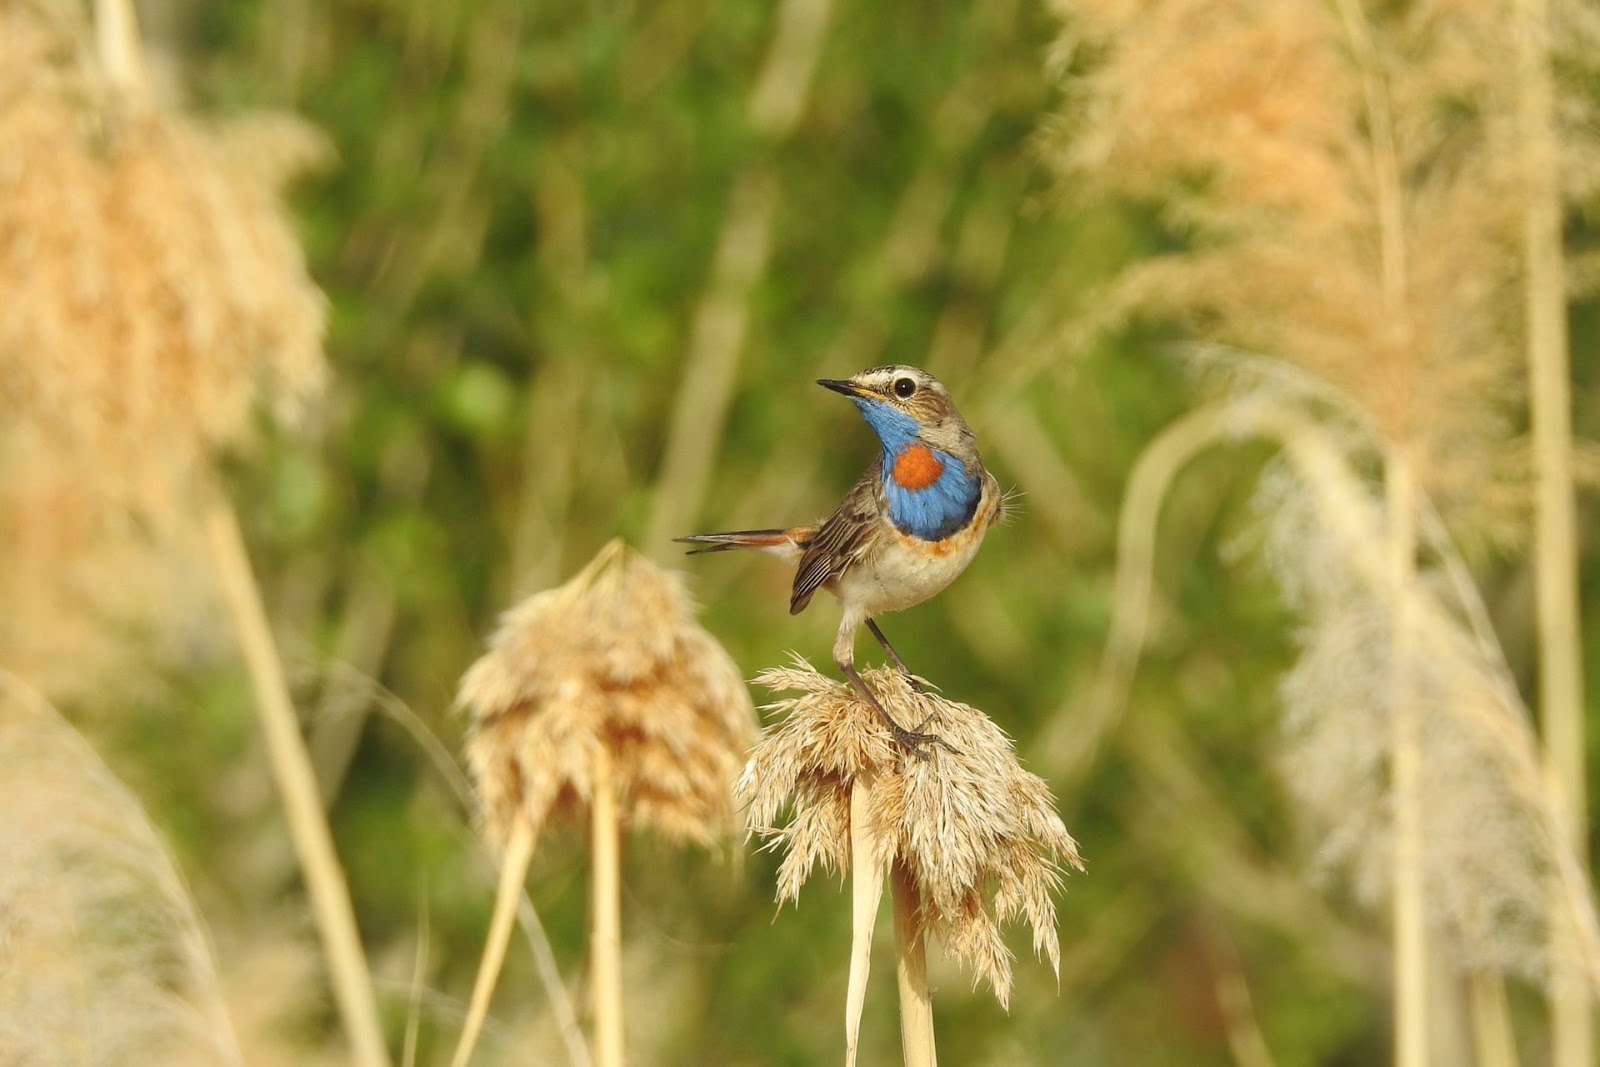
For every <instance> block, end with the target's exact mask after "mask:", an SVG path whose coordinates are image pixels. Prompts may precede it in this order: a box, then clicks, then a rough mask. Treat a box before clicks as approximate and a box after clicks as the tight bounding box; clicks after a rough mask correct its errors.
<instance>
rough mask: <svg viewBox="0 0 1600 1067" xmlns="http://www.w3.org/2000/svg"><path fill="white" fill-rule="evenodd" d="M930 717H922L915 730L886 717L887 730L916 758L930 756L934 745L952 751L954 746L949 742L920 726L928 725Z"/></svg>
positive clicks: (896, 741) (897, 742)
mask: <svg viewBox="0 0 1600 1067" xmlns="http://www.w3.org/2000/svg"><path fill="white" fill-rule="evenodd" d="M886 718H887V716H886ZM932 718H933V716H932V715H929V716H928V718H926V719H923V720H922V722H920V723H918V724H917V728H916V729H915V730H907V729H906V728H905V727H904V726H901V725H900V724H899V723H897V722H895V721H894V720H893V719H888V722H889V732H890V733H891V734H893V735H894V739H895V743H896V744H898V745H899V746H900V747H901V748H903V749H905V750H906V751H907V752H909V753H911V754H912V755H913V756H916V757H917V758H918V759H928V758H929V757H930V756H932V755H933V752H932V749H933V747H934V746H935V745H937V746H938V747H940V748H942V749H944V750H945V751H946V752H950V753H954V752H955V750H956V749H955V746H954V745H952V744H951V743H950V742H948V741H946V740H945V739H944V738H942V737H940V736H939V735H938V734H929V733H924V732H923V730H922V727H924V726H926V725H928V722H929V720H931V719H932Z"/></svg>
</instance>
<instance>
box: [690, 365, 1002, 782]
mask: <svg viewBox="0 0 1600 1067" xmlns="http://www.w3.org/2000/svg"><path fill="white" fill-rule="evenodd" d="M817 384H818V385H821V386H825V387H827V388H829V389H832V390H833V391H834V392H836V393H843V394H844V395H845V396H847V397H849V398H850V399H851V400H853V401H855V405H856V407H858V408H860V409H861V414H862V415H863V416H864V417H865V418H866V420H867V424H868V425H869V426H871V427H872V429H873V430H874V431H876V432H877V435H878V440H879V441H880V442H881V443H882V445H883V451H882V453H881V454H880V455H879V456H878V458H876V459H874V460H873V461H872V465H871V466H870V467H868V468H867V469H866V472H865V473H863V474H862V475H861V478H860V479H859V480H858V481H857V482H856V484H855V486H854V488H852V489H851V490H850V492H849V493H847V494H846V495H845V498H844V502H843V503H841V504H840V505H839V508H838V510H836V511H835V512H834V513H833V514H832V515H831V516H829V517H828V519H827V520H826V521H825V522H821V523H809V524H807V525H804V526H791V527H789V528H788V529H782V530H736V531H732V532H729V533H707V534H694V535H691V536H689V537H679V538H677V539H676V540H678V541H682V542H688V543H693V544H698V545H703V546H705V547H703V548H696V549H691V550H690V552H691V554H693V553H696V552H721V551H725V550H727V549H731V548H759V549H763V550H765V551H767V552H770V553H773V554H774V555H777V556H780V557H782V558H784V559H787V560H791V561H798V563H799V566H798V567H797V568H796V569H795V575H794V587H793V590H792V592H791V593H790V594H789V613H790V614H791V615H795V614H798V613H800V612H802V611H804V610H805V607H806V605H807V604H809V603H811V597H812V595H813V594H814V593H816V591H817V590H818V589H826V590H828V591H829V592H831V593H833V595H834V596H836V597H838V598H839V603H840V606H841V607H842V608H843V617H842V618H841V619H840V620H839V636H838V638H837V639H836V640H835V641H834V643H833V660H834V662H835V663H837V664H838V665H839V669H840V670H841V671H843V672H844V673H845V675H846V676H847V677H848V678H849V679H850V681H851V682H852V683H853V684H854V686H855V688H856V689H857V690H858V691H859V692H860V693H861V695H862V696H863V697H865V698H866V700H867V701H868V703H870V704H871V705H872V706H873V707H874V708H876V709H877V712H878V714H879V715H880V716H882V717H883V720H884V722H886V723H887V724H888V725H889V729H890V730H891V731H892V732H893V733H894V736H895V738H896V739H897V740H898V741H900V743H902V744H904V745H905V746H907V747H908V748H910V749H912V750H913V751H917V752H922V751H923V746H925V745H928V744H930V743H932V744H938V743H941V742H939V739H938V738H937V737H935V736H934V735H932V734H926V733H923V732H921V725H923V724H919V725H918V726H916V727H914V728H911V729H907V728H906V727H903V726H901V725H900V724H899V723H897V722H895V720H894V717H893V716H891V715H890V714H889V713H888V712H887V711H885V710H884V707H883V705H882V704H881V703H879V701H878V698H877V697H875V696H873V695H872V692H871V690H869V689H868V688H867V687H866V685H865V684H864V683H863V682H862V681H861V675H860V674H859V673H858V672H857V671H856V666H855V644H856V630H857V629H859V628H860V626H861V624H862V623H866V626H867V629H869V630H871V631H872V636H874V637H876V638H877V639H878V642H879V644H881V645H883V647H884V651H886V652H888V654H889V657H890V658H891V659H892V660H894V663H895V666H897V667H899V668H900V670H901V672H902V673H904V674H905V676H906V677H907V678H908V679H910V680H911V684H912V685H913V686H916V685H917V682H916V679H915V677H914V676H913V675H912V673H911V669H910V668H909V667H907V666H906V662H905V660H903V659H901V658H900V653H898V652H896V651H895V649H894V646H893V645H891V644H890V643H889V639H888V638H887V637H885V636H884V634H883V630H882V629H880V628H879V626H878V624H877V622H876V621H874V618H875V616H877V615H880V614H882V613H883V612H886V611H900V610H902V609H904V608H909V607H911V606H912V605H913V604H920V603H921V602H922V601H924V600H927V599H928V598H929V597H931V596H933V595H934V594H935V593H938V592H939V591H940V590H942V589H944V587H945V586H947V585H949V584H950V583H951V582H953V581H954V580H955V578H956V575H958V574H960V573H961V572H962V571H963V570H965V569H966V566H967V564H968V563H970V562H972V557H973V556H974V555H976V554H977V551H978V546H979V545H980V544H982V542H983V535H984V534H985V533H987V532H988V529H989V527H990V526H992V525H994V523H995V522H996V521H998V520H999V519H1000V517H1001V515H1002V513H1003V512H1004V507H1005V505H1004V502H1003V499H1002V494H1001V492H1000V486H999V483H998V482H996V481H995V478H994V475H992V474H990V473H989V472H988V471H987V470H985V469H984V467H983V461H982V460H981V459H980V458H979V456H978V445H977V441H976V440H975V439H974V438H973V436H972V431H971V430H969V429H968V428H967V424H966V423H965V422H963V421H962V419H961V414H960V412H958V411H956V406H955V403H954V402H953V401H951V399H950V394H949V392H947V391H946V390H945V387H944V386H943V385H941V384H940V382H939V380H938V379H937V378H935V377H934V376H933V375H931V374H929V373H928V372H927V371H924V370H919V369H918V368H916V367H906V366H890V367H872V368H869V369H867V370H864V371H862V372H861V373H860V374H857V375H856V376H855V377H853V378H848V379H843V380H838V379H832V378H823V379H819V380H818V382H817Z"/></svg>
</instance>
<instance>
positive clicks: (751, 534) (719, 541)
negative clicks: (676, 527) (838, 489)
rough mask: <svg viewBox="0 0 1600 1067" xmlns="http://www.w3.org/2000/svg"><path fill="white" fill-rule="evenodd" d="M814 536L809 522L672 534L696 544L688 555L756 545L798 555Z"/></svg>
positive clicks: (792, 555) (679, 539) (788, 555)
mask: <svg viewBox="0 0 1600 1067" xmlns="http://www.w3.org/2000/svg"><path fill="white" fill-rule="evenodd" d="M815 536H817V527H816V524H815V523H811V524H809V525H806V526H791V527H789V528H788V529H787V530H730V531H728V532H727V533H703V534H690V535H689V536H687V537H674V538H673V540H674V541H680V542H682V543H684V544H691V545H697V546H699V547H696V548H691V549H690V550H689V555H691V556H694V555H698V554H699V553H702V552H726V551H728V550H729V549H730V548H759V549H761V550H763V551H765V552H771V553H772V554H773V555H777V556H783V557H785V558H798V557H799V556H800V554H801V553H802V552H804V551H805V550H806V546H807V545H809V544H811V539H812V538H813V537H815Z"/></svg>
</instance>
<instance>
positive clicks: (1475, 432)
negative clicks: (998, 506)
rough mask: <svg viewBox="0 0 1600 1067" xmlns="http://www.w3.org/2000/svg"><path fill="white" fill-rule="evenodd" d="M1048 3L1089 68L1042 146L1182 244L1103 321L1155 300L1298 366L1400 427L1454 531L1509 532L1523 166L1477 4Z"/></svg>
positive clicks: (1138, 277)
mask: <svg viewBox="0 0 1600 1067" xmlns="http://www.w3.org/2000/svg"><path fill="white" fill-rule="evenodd" d="M1060 10H1061V16H1062V19H1063V21H1064V22H1065V24H1066V32H1065V34H1064V36H1063V38H1062V42H1061V48H1062V53H1061V55H1062V62H1063V63H1081V64H1083V65H1084V66H1085V67H1086V69H1085V70H1084V72H1083V73H1082V75H1081V76H1075V77H1073V78H1071V79H1070V80H1069V83H1068V93H1069V100H1072V101H1075V102H1076V103H1078V104H1079V105H1080V106H1079V107H1078V108H1075V109H1074V110H1073V113H1072V115H1071V116H1070V117H1069V118H1068V119H1066V120H1065V121H1064V122H1063V124H1062V126H1061V128H1060V133H1059V136H1058V137H1057V139H1056V141H1055V144H1054V158H1055V159H1056V161H1057V162H1058V163H1059V165H1060V166H1061V167H1062V168H1063V171H1064V173H1065V174H1066V175H1067V176H1068V177H1069V179H1070V180H1074V181H1081V182H1083V183H1085V185H1086V186H1087V187H1088V189H1090V190H1092V191H1096V192H1098V193H1101V194H1103V195H1110V196H1117V197H1126V198H1132V199H1136V200H1140V201H1145V202H1148V203H1150V204H1152V205H1153V206H1154V207H1156V208H1157V210H1158V211H1159V212H1160V214H1161V218H1162V220H1163V221H1164V223H1165V224H1166V225H1167V226H1168V227H1169V228H1170V229H1171V230H1172V232H1173V233H1174V235H1175V236H1177V237H1178V239H1179V240H1180V241H1181V243H1182V247H1181V248H1180V250H1179V251H1177V252H1174V253H1172V254H1168V255H1159V256H1154V257H1151V258H1149V259H1146V260H1144V261H1142V262H1140V263H1138V264H1135V265H1134V266H1133V267H1131V268H1130V269H1129V270H1127V271H1126V272H1124V274H1123V275H1122V276H1121V277H1120V278H1118V279H1117V281H1116V282H1115V283H1114V284H1113V285H1112V287H1111V291H1110V293H1108V294H1107V300H1106V302H1105V303H1104V305H1103V311H1102V312H1101V314H1102V315H1103V316H1104V319H1103V320H1102V322H1101V323H1100V325H1102V326H1108V325H1112V324H1114V323H1115V322H1117V321H1118V320H1120V319H1121V318H1122V317H1125V316H1127V315H1130V314H1132V313H1134V312H1144V313H1156V314H1160V315H1166V316H1173V317H1176V318H1178V319H1179V320H1180V321H1182V322H1184V323H1185V324H1187V325H1188V326H1190V327H1191V328H1192V329H1193V330H1194V331H1195V332H1196V333H1198V334H1200V335H1202V336H1204V337H1205V338H1207V339H1209V340H1214V341H1220V342H1223V343H1226V344H1230V345H1235V346H1238V347H1240V348H1243V349H1246V350H1249V351H1256V352H1264V353H1270V354H1271V355H1273V356H1274V357H1277V358H1280V359H1284V360H1288V361H1291V362H1293V363H1295V364H1297V365H1299V366H1301V367H1304V368H1306V369H1307V370H1309V371H1311V372H1312V373H1314V374H1315V375H1317V376H1318V377H1320V378H1322V379H1324V380H1325V381H1327V382H1329V383H1331V384H1333V385H1334V386H1336V387H1337V388H1339V389H1340V390H1342V391H1344V392H1345V393H1347V394H1348V395H1350V396H1351V397H1352V398H1353V399H1354V400H1355V402H1356V403H1357V405H1358V406H1359V407H1360V408H1361V410H1362V411H1363V412H1365V413H1366V416H1367V417H1368V418H1369V419H1371V420H1372V422H1373V423H1374V424H1375V426H1376V427H1377V429H1378V431H1379V433H1380V435H1381V437H1382V438H1383V439H1384V440H1385V441H1386V442H1391V443H1399V442H1404V444H1405V450H1406V451H1407V452H1408V453H1409V455H1410V461H1411V464H1412V466H1413V467H1414V469H1415V472H1416V476H1417V479H1418V485H1419V488H1420V489H1422V490H1423V491H1425V492H1426V493H1427V494H1428V496H1429V497H1430V499H1432V500H1433V501H1434V503H1435V505H1436V506H1437V507H1438V508H1439V509H1440V512H1441V513H1442V514H1443V515H1445V516H1446V518H1447V520H1448V521H1449V523H1450V525H1451V529H1452V530H1453V531H1455V532H1456V533H1457V535H1458V536H1460V535H1462V534H1464V533H1465V534H1469V535H1470V536H1471V538H1472V539H1473V540H1481V539H1485V538H1487V539H1491V540H1497V541H1506V540H1509V539H1512V538H1515V537H1517V536H1518V535H1519V534H1520V532H1521V530H1522V528H1523V526H1524V523H1525V518H1526V503H1527V495H1528V482H1529V474H1528V470H1527V465H1526V462H1525V450H1524V449H1523V448H1522V447H1520V446H1516V447H1513V446H1512V442H1511V440H1510V425H1511V422H1510V420H1511V418H1512V416H1513V415H1514V414H1515V412H1516V410H1517V405H1518V404H1519V403H1520V400H1521V396H1522V393H1521V385H1520V376H1519V374H1518V370H1519V367H1520V357H1521V351H1522V349H1521V344H1522V323H1521V311H1520V308H1521V304H1520V301H1519V299H1518V289H1517V286H1518V284H1519V281H1520V273H1519V266H1518V258H1519V257H1518V255H1517V251H1518V248H1519V229H1518V227H1519V223H1520V211H1519V207H1518V203H1519V201H1518V191H1519V189H1520V183H1521V180H1522V175H1521V173H1520V168H1519V166H1518V163H1517V154H1516V151H1515V140H1514V133H1515V130H1514V123H1513V122H1512V119H1511V115H1510V110H1509V109H1510V107H1511V104H1512V96H1511V94H1510V91H1509V86H1508V85H1507V84H1506V79H1507V76H1508V74H1507V64H1506V63H1505V61H1504V60H1505V56H1504V41H1503V36H1504V31H1503V20H1502V19H1501V18H1500V17H1499V16H1497V14H1496V8H1495V7H1494V5H1481V4H1466V3H1459V4H1458V3H1444V4H1409V5H1401V6H1399V7H1384V8H1382V9H1381V11H1380V10H1378V9H1376V8H1375V9H1374V11H1373V12H1372V13H1371V14H1370V16H1369V15H1368V13H1366V12H1365V11H1363V10H1362V9H1361V6H1360V4H1359V3H1357V2H1355V0H1342V2H1340V3H1336V4H1319V3H1311V2H1291V3H1249V4H1230V3H1221V2H1218V0H1161V2H1158V3H1154V4H1126V3H1121V2H1115V0H1090V2H1089V3H1082V4H1079V3H1074V4H1071V5H1065V4H1064V5H1062V6H1061V9H1060ZM1369 18H1370V21H1369ZM1446 19H1448V20H1449V21H1448V23H1446V21H1445V20H1446ZM1243 56H1248V57H1249V62H1237V61H1236V60H1237V59H1238V57H1243Z"/></svg>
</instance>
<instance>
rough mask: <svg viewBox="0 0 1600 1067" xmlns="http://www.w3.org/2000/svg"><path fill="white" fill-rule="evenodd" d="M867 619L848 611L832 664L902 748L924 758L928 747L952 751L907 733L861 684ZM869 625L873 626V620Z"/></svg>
mask: <svg viewBox="0 0 1600 1067" xmlns="http://www.w3.org/2000/svg"><path fill="white" fill-rule="evenodd" d="M864 619H865V616H863V615H860V614H857V613H856V612H854V611H851V610H849V609H848V608H846V610H845V613H844V616H843V617H842V618H841V619H840V620H839V636H838V637H837V638H835V639H834V642H833V662H834V663H835V664H837V665H838V667H839V669H840V670H841V671H843V672H844V674H845V677H846V678H849V679H850V682H851V684H852V685H854V686H855V687H856V692H858V693H860V694H861V695H862V696H863V697H865V698H866V701H867V703H868V704H870V705H872V710H874V711H876V712H877V713H878V717H879V718H881V719H882V720H883V721H884V724H885V725H886V726H888V727H889V732H890V733H892V734H893V735H894V739H895V740H896V741H897V742H899V743H900V744H901V745H902V746H904V747H905V748H907V749H909V750H910V751H911V752H913V753H915V754H916V755H918V756H922V757H924V758H926V757H927V755H928V751H927V746H928V745H944V747H945V748H950V746H949V745H948V744H946V743H945V742H944V741H942V740H941V739H939V738H938V737H937V736H935V735H933V734H927V733H923V732H922V731H921V730H920V729H917V730H907V729H906V728H905V727H904V726H901V725H900V724H899V723H897V722H895V721H894V716H893V715H890V714H889V712H888V711H887V710H886V709H885V708H884V706H883V704H882V703H880V702H879V700H878V698H877V697H876V696H874V695H873V694H872V690H870V689H868V688H867V683H866V682H864V681H862V680H861V674H860V672H859V671H857V670H856V627H858V626H860V625H861V623H862V621H863V620H864ZM866 621H867V622H869V623H870V622H871V620H870V619H868V620H866ZM873 632H874V633H876V632H877V627H876V626H874V627H873ZM924 725H926V723H924ZM951 751H952V752H953V751H955V750H954V749H951Z"/></svg>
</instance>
